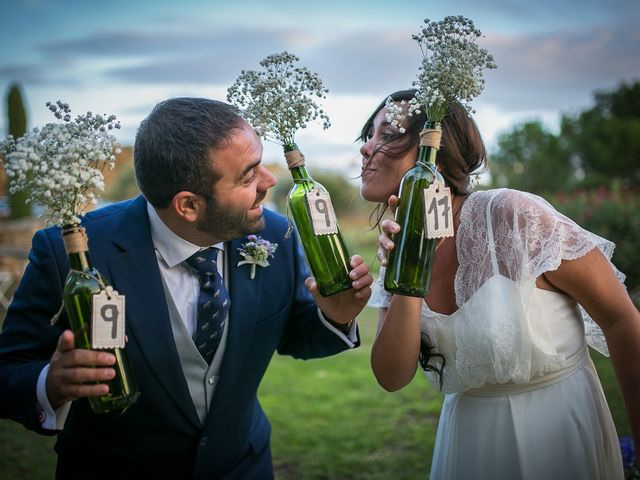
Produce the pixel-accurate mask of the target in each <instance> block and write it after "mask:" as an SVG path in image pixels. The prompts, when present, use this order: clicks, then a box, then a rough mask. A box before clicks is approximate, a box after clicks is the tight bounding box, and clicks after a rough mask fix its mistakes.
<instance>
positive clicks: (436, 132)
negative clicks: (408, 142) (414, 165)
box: [418, 121, 442, 166]
mask: <svg viewBox="0 0 640 480" xmlns="http://www.w3.org/2000/svg"><path fill="white" fill-rule="evenodd" d="M441 136H442V128H441V126H440V124H439V123H437V122H428V121H427V122H425V123H424V126H423V127H422V132H420V149H419V151H418V163H422V164H424V165H431V166H434V165H435V164H436V156H437V154H438V148H440V138H441Z"/></svg>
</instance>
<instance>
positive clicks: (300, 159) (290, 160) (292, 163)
mask: <svg viewBox="0 0 640 480" xmlns="http://www.w3.org/2000/svg"><path fill="white" fill-rule="evenodd" d="M284 158H285V159H286V160H287V166H288V167H289V170H291V169H294V168H296V167H303V166H304V155H303V154H302V152H301V151H300V150H291V151H290V152H284Z"/></svg>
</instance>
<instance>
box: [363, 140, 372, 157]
mask: <svg viewBox="0 0 640 480" xmlns="http://www.w3.org/2000/svg"><path fill="white" fill-rule="evenodd" d="M372 143H373V142H372V141H371V139H369V140H367V141H366V142H365V143H363V144H362V146H361V147H360V154H361V155H362V159H363V161H366V160H369V159H370V158H371V152H372V150H373V144H372Z"/></svg>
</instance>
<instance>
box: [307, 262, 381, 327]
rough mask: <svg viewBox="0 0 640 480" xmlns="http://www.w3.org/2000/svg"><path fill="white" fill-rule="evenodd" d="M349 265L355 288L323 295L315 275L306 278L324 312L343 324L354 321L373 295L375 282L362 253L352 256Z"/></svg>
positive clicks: (329, 317)
mask: <svg viewBox="0 0 640 480" xmlns="http://www.w3.org/2000/svg"><path fill="white" fill-rule="evenodd" d="M349 265H350V266H351V271H350V272H349V278H350V279H351V286H352V287H353V288H350V289H349V290H345V291H344V292H340V293H336V294H335V295H331V296H329V297H323V296H322V295H320V292H319V291H318V285H317V284H316V282H315V280H314V278H313V277H309V278H307V279H306V280H305V285H306V286H307V288H308V289H309V291H310V292H311V295H313V300H314V301H315V302H316V305H318V307H319V308H320V310H322V313H323V314H324V315H325V316H326V317H327V318H328V319H331V320H332V321H334V322H335V323H341V324H343V325H346V324H348V323H349V322H351V321H353V320H354V319H355V318H356V316H358V314H359V313H360V312H361V311H362V309H363V308H364V306H365V305H366V304H367V301H368V300H369V297H370V296H371V284H372V283H373V277H372V276H371V274H370V273H369V265H367V263H366V262H365V261H364V260H363V259H362V257H361V256H360V255H354V256H353V257H351V259H350V260H349Z"/></svg>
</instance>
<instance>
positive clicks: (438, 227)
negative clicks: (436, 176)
mask: <svg viewBox="0 0 640 480" xmlns="http://www.w3.org/2000/svg"><path fill="white" fill-rule="evenodd" d="M451 205H452V204H451V189H450V188H449V187H445V186H444V185H442V184H441V183H440V182H434V183H432V184H431V185H430V186H429V188H425V189H424V215H425V219H424V220H425V226H426V228H425V236H426V237H427V238H443V237H453V211H452V208H451Z"/></svg>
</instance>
